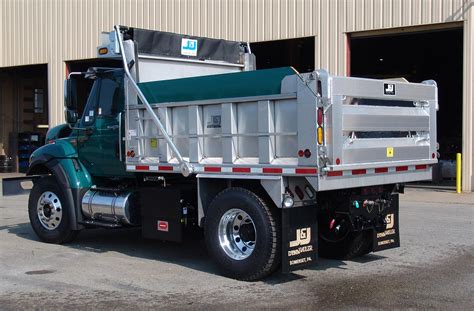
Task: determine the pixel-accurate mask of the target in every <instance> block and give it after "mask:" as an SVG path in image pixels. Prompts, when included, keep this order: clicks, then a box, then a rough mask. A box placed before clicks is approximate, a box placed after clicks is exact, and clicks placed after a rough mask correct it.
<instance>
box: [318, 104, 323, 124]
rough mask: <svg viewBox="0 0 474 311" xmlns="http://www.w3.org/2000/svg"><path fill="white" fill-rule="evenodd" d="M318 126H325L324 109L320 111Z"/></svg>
mask: <svg viewBox="0 0 474 311" xmlns="http://www.w3.org/2000/svg"><path fill="white" fill-rule="evenodd" d="M318 125H319V126H323V108H319V109H318Z"/></svg>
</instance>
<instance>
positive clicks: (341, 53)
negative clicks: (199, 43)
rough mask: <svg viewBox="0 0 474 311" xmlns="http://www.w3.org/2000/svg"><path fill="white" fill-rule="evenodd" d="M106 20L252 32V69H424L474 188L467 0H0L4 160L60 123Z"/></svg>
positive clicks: (217, 33) (472, 4) (473, 82)
mask: <svg viewBox="0 0 474 311" xmlns="http://www.w3.org/2000/svg"><path fill="white" fill-rule="evenodd" d="M114 24H121V25H127V26H133V27H140V28H149V29H156V30H162V31H170V32H178V33H185V34H189V35H196V36H207V37H214V38H224V39H230V40H239V41H246V42H250V43H251V47H252V52H253V53H254V54H256V56H257V67H258V68H272V67H280V66H287V65H291V66H293V67H295V68H296V69H297V70H298V71H300V72H307V71H311V70H313V69H315V68H316V69H317V68H324V69H327V70H328V71H329V72H330V73H331V74H337V75H351V76H359V77H375V78H394V77H404V78H406V79H407V80H408V81H411V82H420V81H423V80H426V79H434V80H436V81H437V83H438V86H439V104H440V111H439V115H438V141H439V143H440V156H441V159H442V160H443V161H445V163H449V161H450V160H453V159H454V157H455V154H456V153H457V152H462V154H463V168H462V172H463V178H462V182H463V190H464V191H472V190H474V162H473V160H474V124H473V123H474V1H473V0H261V1H259V0H254V1H252V0H161V1H160V0H64V1H60V0H2V1H1V2H0V27H1V29H0V42H1V43H2V44H1V46H0V144H1V148H0V152H1V153H5V154H7V155H9V156H12V157H13V161H12V163H13V164H14V167H15V168H14V169H17V170H20V171H21V170H24V169H25V167H26V166H27V160H25V159H27V156H28V154H29V152H31V150H33V149H34V148H36V147H37V146H38V145H40V144H41V142H42V139H43V138H44V135H45V133H46V131H47V129H48V127H51V126H54V125H57V124H59V123H62V122H63V120H64V115H63V80H64V78H65V77H66V73H67V72H69V71H76V70H85V69H87V67H88V66H93V65H104V63H103V62H100V61H98V60H97V59H95V56H96V46H97V44H98V43H99V33H100V32H103V31H110V30H111V29H112V26H113V25H114ZM105 65H109V66H115V65H117V63H114V62H109V63H107V64H105ZM5 159H6V157H4V156H3V157H2V158H0V166H1V165H4V166H8V165H9V164H8V163H6V162H7V161H6V160H5ZM0 168H2V167H0ZM3 169H5V167H3ZM12 169H13V168H12Z"/></svg>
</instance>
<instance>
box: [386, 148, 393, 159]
mask: <svg viewBox="0 0 474 311" xmlns="http://www.w3.org/2000/svg"><path fill="white" fill-rule="evenodd" d="M387 158H393V147H387Z"/></svg>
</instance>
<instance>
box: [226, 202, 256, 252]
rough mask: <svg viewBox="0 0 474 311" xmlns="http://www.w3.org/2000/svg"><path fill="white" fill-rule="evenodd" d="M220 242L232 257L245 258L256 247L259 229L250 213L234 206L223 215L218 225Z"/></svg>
mask: <svg viewBox="0 0 474 311" xmlns="http://www.w3.org/2000/svg"><path fill="white" fill-rule="evenodd" d="M218 237H219V244H220V246H221V248H222V250H223V251H224V252H225V253H226V255H227V256H229V257H230V258H232V259H235V260H244V259H246V258H248V257H249V256H250V255H251V254H252V253H253V250H254V249H255V245H256V243H257V230H256V229H255V223H254V221H253V219H252V218H251V217H250V215H249V214H247V213H246V212H244V211H243V210H241V209H238V208H233V209H230V210H228V211H227V212H225V213H224V215H222V217H221V219H220V221H219V227H218Z"/></svg>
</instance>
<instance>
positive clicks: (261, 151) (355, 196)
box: [3, 26, 438, 281]
mask: <svg viewBox="0 0 474 311" xmlns="http://www.w3.org/2000/svg"><path fill="white" fill-rule="evenodd" d="M97 53H98V57H99V58H104V59H116V60H120V61H121V62H122V63H123V66H121V67H120V68H106V67H93V68H89V69H88V70H87V71H86V72H70V73H69V74H68V77H67V80H66V81H65V119H66V122H67V123H66V124H64V125H59V126H56V127H53V128H51V129H50V130H49V131H48V134H47V137H46V144H45V145H44V146H42V147H41V148H39V149H38V150H36V151H35V152H34V153H33V154H32V155H31V158H30V167H29V170H28V173H27V174H26V176H24V177H19V178H11V179H4V180H3V192H4V194H5V195H14V194H20V193H25V192H29V201H28V213H29V218H30V222H31V226H32V227H33V230H34V231H35V233H36V234H37V235H38V237H39V238H40V239H41V240H42V241H45V242H48V243H67V242H70V241H71V240H73V239H74V238H75V237H76V236H77V234H78V233H79V232H80V231H81V230H86V229H88V228H97V227H103V228H110V229H114V228H123V227H140V228H141V232H142V236H143V237H144V238H147V239H157V240H165V241H174V242H180V241H182V240H183V239H184V238H188V236H189V235H200V234H203V236H204V240H205V243H206V246H207V250H208V253H209V256H210V257H211V258H212V259H213V260H214V262H215V263H216V265H217V266H218V267H219V268H220V270H221V271H222V273H223V274H224V275H226V276H228V277H232V278H235V279H239V280H247V281H253V280H259V279H262V278H264V277H266V276H268V275H270V274H271V273H273V272H275V271H277V270H279V271H282V272H284V273H286V272H290V271H295V270H298V269H303V268H305V267H308V266H309V265H312V264H315V263H317V261H318V258H319V256H325V257H328V258H339V259H350V258H354V257H357V256H362V255H364V254H367V253H370V252H377V251H382V250H386V249H389V248H394V247H398V246H399V245H400V232H399V194H400V193H403V189H404V184H405V183H407V182H413V181H421V180H429V179H431V176H432V166H433V165H434V164H436V163H437V149H436V111H437V106H438V102H437V87H436V83H435V82H434V81H432V80H430V81H424V82H422V83H407V82H404V81H400V80H375V79H365V78H354V77H343V76H333V75H330V74H329V73H328V72H326V71H324V70H316V71H314V72H309V73H299V72H297V71H296V70H295V69H293V68H291V67H284V68H273V69H265V70H256V68H255V60H256V59H255V55H253V54H252V52H251V47H250V45H249V44H248V43H245V42H236V41H228V40H220V39H211V38H203V37H196V36H188V35H181V34H175V33H168V32H161V31H152V30H145V29H138V28H130V27H124V26H115V27H114V29H113V30H112V31H111V32H109V33H103V34H102V35H101V40H100V45H99V46H98V48H97ZM81 79H89V80H91V81H92V82H93V85H92V88H91V90H90V93H89V95H88V98H87V101H86V102H85V103H79V102H78V98H79V96H78V90H77V83H78V81H80V80H81ZM81 106H82V107H84V108H83V111H82V112H81V114H80V112H79V107H81ZM79 114H80V115H79ZM27 180H30V181H32V184H33V186H32V188H31V189H28V187H27V186H25V181H27Z"/></svg>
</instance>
